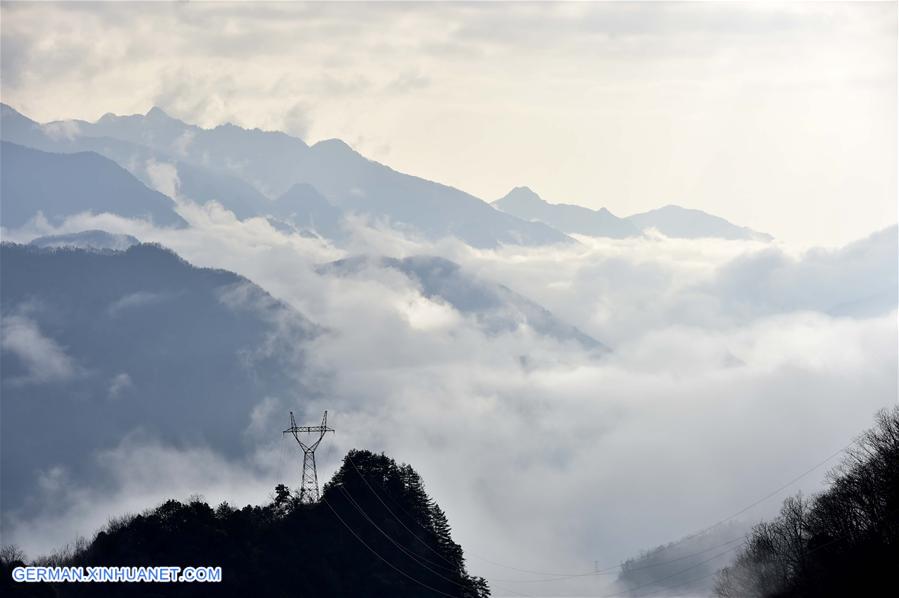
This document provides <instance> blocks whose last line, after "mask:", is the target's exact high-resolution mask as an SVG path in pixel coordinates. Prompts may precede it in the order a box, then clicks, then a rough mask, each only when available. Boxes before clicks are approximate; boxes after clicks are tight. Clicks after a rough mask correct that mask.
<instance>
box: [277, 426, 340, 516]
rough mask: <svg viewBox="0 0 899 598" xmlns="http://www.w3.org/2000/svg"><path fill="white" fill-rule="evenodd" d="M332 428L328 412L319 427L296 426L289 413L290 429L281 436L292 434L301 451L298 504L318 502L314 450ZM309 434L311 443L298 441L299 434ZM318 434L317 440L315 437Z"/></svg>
mask: <svg viewBox="0 0 899 598" xmlns="http://www.w3.org/2000/svg"><path fill="white" fill-rule="evenodd" d="M333 431H334V428H329V427H328V412H327V411H325V415H324V416H323V417H322V425H320V426H297V421H296V420H295V419H294V418H293V411H291V412H290V427H289V428H287V429H286V430H284V432H282V434H293V437H294V438H295V439H296V441H297V444H299V445H300V448H301V449H302V450H303V481H302V483H301V484H300V502H301V503H305V504H310V503H314V502H318V499H319V496H320V495H319V492H318V473H316V471H315V449H317V448H318V445H319V444H320V443H321V441H322V439H324V437H325V434H327V433H328V432H333ZM301 433H304V434H310V435H311V436H310V440H312V441H311V442H303V441H302V440H300V434H301ZM316 434H318V438H315V435H316Z"/></svg>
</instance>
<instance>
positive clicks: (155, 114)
mask: <svg viewBox="0 0 899 598" xmlns="http://www.w3.org/2000/svg"><path fill="white" fill-rule="evenodd" d="M146 116H147V118H156V119H167V120H168V119H171V118H172V117H171V116H169V115H168V113H166V111H165V110H163V109H162V108H160V107H159V106H153V107H152V108H150V109H149V110H147V115H146Z"/></svg>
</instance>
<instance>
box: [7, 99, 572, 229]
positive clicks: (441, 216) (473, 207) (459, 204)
mask: <svg viewBox="0 0 899 598" xmlns="http://www.w3.org/2000/svg"><path fill="white" fill-rule="evenodd" d="M0 134H2V138H3V139H4V140H6V141H11V142H13V143H18V144H21V145H26V146H29V147H34V148H38V149H43V150H45V151H55V152H75V151H85V150H89V151H94V152H97V153H99V154H102V155H104V156H107V157H108V158H110V159H112V160H114V161H116V162H118V163H119V165H121V166H123V167H125V168H127V169H128V170H130V171H131V172H132V174H134V175H135V176H137V177H139V178H141V180H143V181H144V182H147V183H150V184H154V183H155V181H154V166H158V165H159V164H166V165H171V166H173V167H174V168H175V171H176V173H177V181H175V182H174V186H175V189H174V190H171V191H170V192H175V191H177V193H178V194H179V195H181V196H183V197H184V198H187V199H191V200H193V201H197V202H199V203H205V202H207V201H210V200H213V199H214V200H216V201H218V202H219V203H221V204H222V205H223V206H225V207H226V208H228V209H230V210H232V211H233V212H234V213H235V215H237V216H238V217H239V218H246V217H252V216H269V215H273V214H278V213H282V212H284V211H285V208H283V207H281V206H279V205H278V204H279V201H278V199H279V198H284V197H285V194H287V197H291V198H293V201H292V203H291V207H290V214H292V215H293V218H295V219H296V220H297V221H298V222H300V223H301V224H302V223H304V222H308V221H310V220H313V219H314V217H315V215H316V213H318V212H320V211H321V208H322V201H321V200H322V199H324V200H325V202H326V203H327V204H329V205H330V206H332V207H333V208H336V209H339V210H342V211H343V212H353V213H357V214H361V215H363V216H366V217H369V218H372V219H375V220H379V219H380V220H386V221H388V222H390V223H392V224H393V225H394V226H396V227H397V228H399V229H401V230H404V231H406V232H408V233H410V234H412V235H417V236H421V237H423V238H426V239H430V240H437V239H441V238H444V237H448V236H451V237H456V238H459V239H460V240H462V241H464V242H466V243H468V244H470V245H472V246H474V247H496V246H498V245H501V244H521V245H546V244H554V243H570V242H572V240H571V239H570V238H569V237H567V236H566V235H564V234H563V233H560V232H559V231H556V230H555V229H553V228H551V227H549V226H547V225H545V224H543V223H534V222H526V221H523V220H521V219H519V218H516V217H514V216H511V215H509V214H504V213H502V212H498V211H497V210H494V209H492V208H491V207H490V205H488V204H487V203H486V202H484V201H482V200H480V199H478V198H476V197H474V196H473V195H470V194H468V193H465V192H463V191H460V190H458V189H455V188H453V187H449V186H446V185H441V184H439V183H434V182H432V181H428V180H425V179H422V178H418V177H414V176H410V175H407V174H403V173H400V172H397V171H395V170H393V169H391V168H389V167H387V166H385V165H383V164H379V163H377V162H374V161H371V160H368V159H366V158H365V157H363V156H362V155H360V154H359V153H358V152H356V151H354V150H353V149H352V148H350V147H349V146H348V145H347V144H346V143H344V142H342V141H340V140H336V139H331V140H325V141H321V142H318V143H316V144H314V145H312V146H308V145H306V143H305V142H303V141H302V140H301V139H298V138H296V137H291V136H289V135H286V134H284V133H280V132H270V131H261V130H258V129H252V130H248V129H243V128H240V127H237V126H235V125H231V124H226V125H221V126H218V127H216V128H214V129H203V128H201V127H198V126H196V125H189V124H187V123H184V122H182V121H180V120H178V119H175V118H172V117H170V116H168V115H167V114H165V113H164V112H163V111H162V110H160V109H159V108H154V109H152V110H150V111H149V112H148V113H147V114H146V115H131V116H115V115H112V114H107V115H105V116H103V117H102V118H100V119H99V120H98V121H97V122H96V123H90V122H86V121H77V120H76V121H58V122H53V123H47V124H43V125H42V124H39V123H36V122H35V121H32V120H31V119H28V118H27V117H25V116H24V115H22V114H20V113H19V112H17V111H16V110H14V109H13V108H11V107H9V106H6V105H4V106H2V124H0ZM297 184H305V185H308V186H310V187H312V188H314V189H315V190H316V192H317V197H316V198H315V200H312V203H311V204H310V205H309V206H308V208H306V206H304V204H303V203H302V202H299V203H298V202H297V201H296V197H295V195H294V194H293V193H292V192H291V189H292V188H293V187H294V186H295V185H297ZM306 197H307V199H308V198H309V197H310V196H309V194H307V195H306ZM297 208H306V211H303V210H300V211H298V210H297ZM325 209H329V208H328V206H327V205H326V206H325ZM317 232H321V231H317Z"/></svg>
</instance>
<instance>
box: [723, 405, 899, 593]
mask: <svg viewBox="0 0 899 598" xmlns="http://www.w3.org/2000/svg"><path fill="white" fill-rule="evenodd" d="M829 477H830V480H829V481H830V484H829V487H828V488H827V490H825V491H824V492H822V493H821V494H819V495H818V496H815V497H813V498H811V499H806V498H803V497H802V496H801V495H800V496H796V497H791V498H788V499H787V500H786V501H784V505H783V507H782V508H781V511H780V515H779V516H778V517H776V518H775V519H774V520H773V521H769V522H763V523H760V524H758V525H757V526H755V527H754V528H753V530H752V533H751V534H750V537H749V539H748V540H747V543H746V546H745V547H744V549H743V550H742V552H741V553H740V554H739V556H738V557H737V559H736V561H735V562H734V564H733V565H731V566H730V567H727V568H725V569H724V570H723V571H722V572H721V573H720V575H719V578H718V582H717V585H716V592H717V595H718V596H720V597H722V598H732V597H734V598H735V597H740V598H794V597H797V598H798V597H803V598H804V597H812V596H814V597H822V598H828V597H831V596H833V597H834V598H836V597H843V596H880V595H884V591H885V590H886V588H889V587H894V588H895V578H894V574H893V571H894V570H895V566H896V563H899V407H894V408H893V409H891V410H883V411H881V412H879V413H878V414H877V418H876V425H875V426H874V427H873V428H872V429H870V430H868V431H867V432H865V433H864V434H863V435H862V436H861V437H860V438H859V439H858V441H857V442H856V444H855V446H854V448H852V449H851V450H849V451H848V453H847V456H846V457H845V459H844V460H843V462H842V463H841V464H840V465H839V466H838V467H837V468H836V469H835V470H834V471H832V472H831V473H830V476H829Z"/></svg>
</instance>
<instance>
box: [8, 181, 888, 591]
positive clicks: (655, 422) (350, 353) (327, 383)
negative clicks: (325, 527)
mask: <svg viewBox="0 0 899 598" xmlns="http://www.w3.org/2000/svg"><path fill="white" fill-rule="evenodd" d="M154 168H155V169H156V171H157V173H158V175H159V177H160V180H159V184H158V185H157V186H158V187H160V188H161V189H164V190H165V191H167V192H169V194H170V195H171V196H173V197H178V192H177V179H174V180H172V179H171V176H172V172H171V171H170V170H169V169H166V168H165V165H156V166H154ZM178 202H179V210H178V211H179V213H180V214H181V215H182V217H184V218H185V219H186V220H187V221H188V222H189V223H190V224H191V226H190V228H187V229H184V230H171V229H160V228H156V227H153V226H152V225H151V224H149V223H146V222H141V221H132V220H126V219H122V218H119V217H116V216H111V215H108V214H100V215H92V214H82V215H79V216H75V217H72V218H69V219H68V220H67V221H66V222H65V223H64V224H63V225H62V226H60V227H53V226H50V225H48V224H47V223H46V222H45V221H41V220H40V219H37V220H35V221H34V222H32V223H31V224H29V225H28V226H26V227H25V228H23V229H20V230H16V231H4V239H5V240H8V241H19V242H27V241H29V240H30V239H32V238H34V237H36V236H39V235H43V234H58V233H67V232H77V231H80V230H89V229H103V230H107V231H110V232H114V233H126V234H130V235H134V236H135V237H137V238H138V239H140V240H141V241H143V242H156V243H160V244H162V245H164V246H166V247H169V248H171V249H173V250H174V251H176V252H177V253H178V254H179V255H181V256H182V257H183V258H185V259H186V260H188V261H189V262H191V263H192V264H194V265H197V266H204V267H216V268H224V269H228V270H232V271H235V272H237V273H239V274H241V275H244V276H246V277H247V278H249V279H250V280H252V281H253V282H255V283H256V284H258V285H260V286H261V287H262V288H264V289H266V290H267V291H269V292H270V293H271V294H272V295H273V296H275V297H276V298H277V299H280V300H282V301H284V302H285V303H287V304H289V305H291V306H293V307H294V308H296V309H297V310H299V311H301V312H302V313H303V314H304V315H305V316H307V317H308V318H309V319H311V320H312V321H313V322H315V323H316V324H318V325H320V326H322V327H323V328H324V329H325V330H326V331H327V332H326V333H325V334H322V335H321V336H319V337H318V338H316V339H315V340H313V341H311V344H310V345H308V346H307V348H306V351H305V356H306V357H305V358H306V360H307V364H306V368H307V369H306V370H305V371H306V372H307V373H306V374H305V375H306V376H307V380H305V383H306V384H307V385H310V386H311V387H314V388H315V389H316V392H315V393H314V396H312V397H287V396H283V397H274V396H269V397H260V398H259V401H258V405H257V407H256V409H255V410H254V411H253V414H252V417H251V418H250V420H249V421H248V422H247V426H246V431H245V437H244V438H242V439H236V440H235V442H237V441H241V442H248V443H249V445H250V446H252V447H253V449H252V451H251V452H250V453H249V454H247V455H246V456H245V458H243V459H239V460H233V459H228V458H226V457H224V456H223V455H219V454H216V453H215V452H214V451H212V450H210V449H209V448H208V447H203V446H195V447H191V448H184V447H181V448H175V447H173V446H166V445H164V444H162V443H160V442H159V441H158V440H157V439H154V438H152V437H148V436H146V435H145V434H142V433H141V432H140V431H139V430H134V431H125V435H124V436H123V439H122V441H121V443H120V445H119V446H118V447H116V448H114V449H112V450H107V451H104V452H102V453H100V454H97V455H96V456H95V459H96V465H97V467H98V468H100V469H102V470H104V471H105V472H106V473H107V474H108V475H109V477H110V479H112V480H114V484H113V485H112V486H111V487H109V488H106V487H104V488H91V487H87V486H84V485H82V484H80V483H79V481H78V480H75V479H69V478H68V477H67V475H66V472H65V471H61V470H54V469H51V470H48V471H46V472H42V474H41V475H42V478H41V485H42V492H43V493H44V494H45V495H46V496H45V497H44V498H45V501H46V505H47V507H46V509H45V511H44V512H43V513H42V514H41V516H40V517H39V518H31V519H27V520H16V521H14V522H13V525H12V527H11V528H9V532H10V536H11V537H10V538H9V540H6V539H5V540H4V542H6V541H14V542H16V543H18V544H20V545H21V546H22V547H24V548H25V549H26V551H27V552H28V553H29V555H31V556H35V555H37V554H40V553H46V552H49V551H51V550H53V549H55V548H58V547H60V546H61V545H63V544H65V543H67V542H71V541H72V540H73V538H74V537H75V536H76V535H78V534H81V535H85V536H90V534H92V533H93V532H94V531H95V530H96V529H97V528H98V527H100V526H101V525H103V524H104V523H105V522H106V521H107V519H108V518H109V517H110V516H112V515H118V514H123V513H128V512H131V513H134V512H140V511H142V510H144V509H145V508H147V507H150V506H153V505H155V504H158V503H159V502H161V501H162V500H164V499H166V498H170V497H175V498H181V499H186V498H187V497H189V496H190V495H194V494H200V495H202V496H204V497H205V499H206V500H207V501H208V502H210V503H211V504H217V503H218V502H221V501H228V502H230V503H232V504H235V505H243V504H246V503H256V504H258V503H261V502H264V501H265V500H266V499H267V497H268V496H270V495H271V493H272V489H273V487H274V485H275V484H276V483H278V482H279V481H287V482H290V483H292V484H293V483H296V481H297V478H298V477H299V471H298V467H299V466H300V463H301V459H299V455H298V452H297V450H296V447H294V446H292V445H290V444H289V443H288V442H287V441H285V440H283V439H282V437H281V434H280V431H281V430H282V429H284V428H285V427H286V424H287V422H286V413H287V411H288V410H289V409H294V410H295V411H297V412H298V413H299V414H301V416H302V418H303V419H304V420H309V421H310V422H315V421H317V420H318V419H319V418H320V416H321V411H322V410H324V409H327V410H328V412H329V423H331V424H332V425H333V426H334V427H335V428H336V430H337V433H336V434H335V435H333V436H329V437H328V438H327V439H326V440H325V442H324V443H323V444H322V447H321V449H319V451H318V464H319V467H320V471H319V478H320V479H321V480H327V479H328V477H329V476H330V475H331V473H333V471H334V470H335V469H336V468H337V467H339V463H340V459H341V458H342V456H343V454H345V452H346V451H347V450H349V449H351V448H366V449H370V450H374V451H379V452H380V451H383V452H385V453H386V454H388V455H389V456H391V457H393V458H395V459H397V460H398V461H403V462H408V463H410V464H411V465H412V466H413V467H415V469H416V470H417V471H419V472H420V473H421V474H422V476H423V478H424V480H425V483H426V485H427V490H428V492H429V493H430V494H431V496H432V497H434V498H435V499H436V500H437V501H438V502H439V503H440V505H441V506H442V507H443V508H444V509H445V510H446V512H447V514H448V516H449V520H450V522H451V524H452V525H453V528H454V537H455V538H456V540H457V541H458V542H460V543H461V544H462V546H463V548H464V550H465V554H466V556H467V558H468V567H469V569H470V571H471V572H472V573H474V574H477V575H483V576H485V577H487V578H488V580H490V581H491V582H492V583H493V584H494V591H495V593H496V594H497V595H511V594H515V593H521V594H525V595H543V596H548V595H563V594H564V595H604V594H607V593H609V592H615V591H617V588H616V587H615V586H614V582H613V580H614V576H606V577H603V576H600V577H579V578H574V579H568V580H558V581H555V582H542V583H541V582H535V581H534V580H538V579H541V576H539V575H535V574H531V573H526V572H524V571H519V570H516V569H522V570H533V571H542V572H551V573H555V572H562V573H564V572H571V573H578V572H588V571H590V570H592V569H593V568H594V563H595V561H599V565H600V567H608V566H612V565H615V564H616V563H618V562H620V561H621V560H623V559H625V558H627V557H629V556H633V555H634V554H636V553H638V552H639V551H640V550H641V549H645V548H649V547H652V546H655V545H658V544H662V543H665V542H669V541H672V540H677V539H678V538H681V537H682V536H684V535H687V534H689V533H691V532H694V531H696V530H699V529H702V528H705V527H707V526H709V525H710V524H712V523H714V522H716V521H718V520H720V519H723V518H726V517H728V516H730V515H731V514H733V513H735V512H737V511H738V510H740V509H741V508H742V507H744V506H745V505H747V504H749V503H751V502H753V501H754V500H756V499H758V498H760V497H762V496H764V495H766V494H767V493H769V492H770V491H771V490H773V489H775V488H777V487H779V486H780V485H782V484H783V483H784V482H786V481H788V480H790V479H792V478H793V477H795V476H796V475H798V474H800V473H802V472H804V471H806V470H808V468H810V467H811V466H813V465H815V464H818V463H819V462H821V460H822V459H824V458H825V457H826V456H828V455H831V454H833V453H834V452H835V451H837V450H838V449H840V448H841V447H843V446H845V445H846V444H848V443H849V442H850V441H851V439H852V438H853V437H854V436H855V435H856V434H858V433H859V432H861V431H862V430H863V429H864V428H866V427H867V426H868V425H870V423H871V422H872V415H873V414H874V412H875V411H876V410H878V409H880V408H882V407H887V406H889V405H892V404H895V402H896V400H897V362H899V354H897V353H899V351H897V320H896V318H897V312H896V288H897V252H896V248H897V229H896V227H895V226H892V227H891V228H887V229H884V230H883V231H880V232H876V233H874V234H872V235H871V236H870V237H868V238H865V239H861V240H859V241H858V242H856V243H853V244H850V245H848V246H845V247H841V248H831V249H815V248H794V247H788V246H786V245H783V244H779V243H759V242H741V241H719V240H712V239H706V240H676V239H668V238H665V237H663V236H660V235H652V234H650V235H647V236H646V237H642V238H637V239H627V240H607V239H591V238H579V239H578V240H579V242H580V243H579V244H577V245H567V246H558V247H550V248H521V247H502V248H499V249H495V250H476V249H472V248H471V247H468V246H466V245H464V244H462V243H459V242H457V241H454V240H450V239H448V240H445V241H441V242H437V243H428V242H424V241H421V240H419V239H414V238H410V237H408V236H403V235H401V234H399V233H397V232H395V231H394V230H392V229H391V228H390V227H389V226H388V225H387V224H385V223H379V222H365V221H361V220H351V221H350V223H349V224H348V226H349V227H350V228H351V229H352V237H351V240H350V241H349V243H348V245H347V246H345V247H341V248H337V247H334V246H332V245H330V244H328V243H326V242H323V241H321V240H318V239H313V238H308V237H304V236H301V235H298V234H286V233H284V232H282V231H279V230H277V229H275V228H274V227H272V226H271V224H270V223H269V222H267V221H266V220H265V219H262V218H254V219H249V220H245V221H240V220H238V219H236V218H235V217H234V216H233V214H231V213H230V212H228V211H226V210H224V209H223V208H221V207H220V206H218V205H217V204H215V203H210V204H206V205H204V206H199V205H196V204H194V203H192V202H190V201H189V200H188V199H187V198H182V197H179V198H178ZM352 255H373V256H391V257H407V256H412V255H438V256H442V257H445V258H448V259H451V260H453V261H455V262H457V263H459V264H460V265H461V267H462V268H463V269H464V270H465V271H466V272H469V273H471V274H472V275H473V276H478V277H480V278H482V279H487V280H492V281H496V282H498V283H501V284H503V285H506V286H508V287H509V288H511V289H513V290H514V291H516V292H518V293H520V294H522V295H524V296H526V297H528V298H530V299H532V300H534V301H536V302H538V303H540V304H541V305H543V306H544V307H546V308H547V309H549V310H550V311H551V312H553V313H554V314H555V315H556V316H557V317H558V318H560V319H562V320H563V321H565V322H567V323H569V324H572V325H574V326H577V327H578V328H580V329H581V330H582V331H583V332H585V333H587V334H589V335H591V336H593V337H594V338H596V339H597V340H599V341H601V342H603V343H605V344H606V345H608V346H609V347H611V349H612V350H611V352H609V353H606V354H604V355H597V354H594V353H590V352H588V351H586V350H585V349H584V348H583V347H582V346H581V345H579V344H577V343H574V342H563V341H559V340H554V339H551V338H546V337H543V336H540V335H539V334H536V333H535V332H534V331H533V330H530V329H528V328H527V327H526V326H524V327H521V328H519V329H518V330H513V331H505V332H499V333H497V332H496V331H489V330H485V329H484V327H483V326H481V325H480V324H479V322H478V321H477V319H476V318H473V317H471V316H470V315H468V314H465V313H460V312H459V311H457V310H455V309H454V308H453V307H452V306H450V305H448V304H446V303H443V302H441V301H440V300H439V299H433V298H432V299H428V298H427V297H425V296H424V295H423V294H422V293H421V292H420V289H419V288H418V287H417V285H416V283H414V282H413V281H411V280H410V279H409V278H407V277H405V276H403V275H402V274H401V273H399V272H398V271H396V270H391V269H385V268H379V267H378V266H375V265H372V266H369V267H368V270H367V272H366V273H365V275H364V276H338V275H335V274H328V273H327V272H322V271H321V269H320V268H319V267H320V266H321V265H322V264H325V263H328V262H330V261H334V260H337V259H340V258H343V257H347V256H352ZM288 333H289V332H287V331H285V334H288ZM282 340H286V341H287V342H289V341H290V339H282ZM297 342H299V341H297ZM304 342H309V341H304ZM198 425H204V422H198ZM826 469H827V468H826V467H822V468H819V469H817V470H815V471H814V472H812V474H810V475H809V476H807V477H805V478H803V479H802V480H801V481H800V482H799V483H797V484H795V485H793V486H791V487H790V488H788V489H787V490H784V492H783V493H782V494H780V495H777V496H775V497H772V499H770V500H768V501H765V502H763V503H762V504H760V505H759V506H758V507H756V508H753V509H751V510H750V511H748V512H747V513H745V514H743V515H742V516H741V519H742V520H743V521H746V522H752V521H757V520H758V519H760V518H762V517H764V516H768V515H770V514H771V513H773V512H774V511H775V510H776V509H777V508H778V506H779V502H780V500H781V498H783V497H784V496H786V495H787V494H788V493H790V492H795V491H797V490H800V489H804V490H805V491H807V492H813V491H815V490H817V489H819V488H820V487H821V482H822V480H823V479H824V475H825V472H826ZM160 480H165V484H161V483H159V482H160ZM497 563H500V564H501V565H500V564H497ZM721 564H722V565H724V564H726V557H723V558H722V562H721ZM503 565H505V566H503ZM509 566H511V567H515V568H516V569H512V568H509ZM515 580H530V581H527V582H522V581H515Z"/></svg>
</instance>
